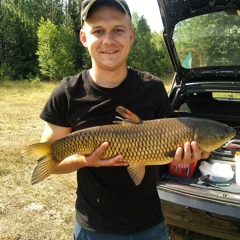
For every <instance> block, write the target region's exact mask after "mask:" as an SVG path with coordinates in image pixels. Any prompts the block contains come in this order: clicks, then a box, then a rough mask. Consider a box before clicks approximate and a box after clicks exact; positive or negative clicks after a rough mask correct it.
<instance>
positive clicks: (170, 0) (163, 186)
mask: <svg viewBox="0 0 240 240" xmlns="http://www.w3.org/2000/svg"><path fill="white" fill-rule="evenodd" d="M158 5H159V9H160V14H161V17H162V22H163V26H164V31H163V37H164V41H165V43H166V47H167V50H168V53H169V57H170V59H171V61H172V64H173V68H174V70H175V75H174V78H173V82H172V86H171V89H170V91H169V98H170V101H171V104H172V108H173V109H174V110H175V117H180V116H190V117H197V118H208V119H212V120H216V121H219V122H222V123H225V124H228V125H230V126H232V127H234V128H235V129H236V131H237V134H236V136H235V137H234V141H233V142H229V144H228V145H227V146H222V147H221V148H219V149H217V150H216V151H214V152H212V153H211V155H210V157H209V159H207V160H205V161H207V162H208V163H209V164H214V163H216V162H217V163H224V164H229V165H230V168H232V170H233V171H235V158H234V157H235V152H236V151H240V148H239V142H240V0H204V1H203V0H158ZM229 146H230V147H229ZM233 147H234V148H233ZM203 161H204V160H200V161H199V162H198V165H197V166H196V168H195V171H194V174H193V175H192V176H191V177H189V176H186V177H182V176H176V174H170V172H169V169H170V171H171V168H169V166H164V167H159V168H158V186H157V189H158V193H159V196H160V198H161V201H162V209H163V213H164V215H165V219H166V221H167V223H169V224H172V225H176V226H178V227H182V228H185V229H189V230H193V231H196V232H200V233H203V234H207V235H212V236H215V237H220V238H223V239H240V185H237V184H236V182H235V176H233V178H232V179H231V180H229V181H228V180H227V181H225V182H224V183H222V182H221V184H224V185H221V184H220V183H219V182H213V181H209V180H206V179H203V177H202V174H201V173H200V171H199V165H200V164H201V162H203ZM229 165H228V166H229ZM188 170H189V169H188ZM232 170H231V171H232ZM190 172H191V166H190ZM171 173H172V171H171Z"/></svg>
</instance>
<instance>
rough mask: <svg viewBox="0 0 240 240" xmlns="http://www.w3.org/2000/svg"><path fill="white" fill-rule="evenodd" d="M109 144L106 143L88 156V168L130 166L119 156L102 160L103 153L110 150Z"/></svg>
mask: <svg viewBox="0 0 240 240" xmlns="http://www.w3.org/2000/svg"><path fill="white" fill-rule="evenodd" d="M108 145H109V143H108V142H104V143H103V144H101V145H100V147H98V148H97V149H96V150H95V151H94V152H93V153H92V154H91V155H89V156H86V157H85V159H86V164H87V166H88V167H116V166H128V163H126V162H123V156H122V155H117V156H115V157H113V158H109V159H104V160H103V159H101V155H102V153H103V152H104V151H105V150H106V149H107V148H108Z"/></svg>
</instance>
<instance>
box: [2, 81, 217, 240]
mask: <svg viewBox="0 0 240 240" xmlns="http://www.w3.org/2000/svg"><path fill="white" fill-rule="evenodd" d="M55 85H56V83H40V82H36V83H30V82H24V81H21V82H10V81H9V82H0V93H1V94H0V116H1V117H0V146H1V148H0V186H1V198H0V226H1V227H0V240H6V239H8V240H20V239H21V240H22V239H24V240H56V239H58V240H68V239H73V238H72V233H73V228H74V221H75V208H74V206H75V199H76V195H75V192H76V180H75V178H76V176H75V173H71V174H67V175H51V176H50V177H49V178H47V179H46V180H45V181H43V182H42V183H40V184H37V185H34V186H32V185H31V184H30V179H31V174H32V171H33V169H34V167H35V166H36V162H32V161H29V160H26V159H22V158H21V157H20V155H19V152H20V150H21V149H22V148H23V147H24V146H26V145H29V144H32V143H35V142H39V139H40V137H41V134H42V130H43V121H42V120H40V119H39V114H40V112H41V109H42V108H43V106H44V104H45V102H46V100H47V98H48V97H49V95H50V93H51V91H52V89H53V88H54V87H55ZM169 232H170V235H171V240H188V239H195V240H198V239H199V240H200V239H201V240H202V239H206V240H207V239H208V240H210V239H211V240H213V239H216V238H209V237H207V236H203V235H200V234H196V233H192V232H189V231H186V230H182V229H179V228H176V227H169Z"/></svg>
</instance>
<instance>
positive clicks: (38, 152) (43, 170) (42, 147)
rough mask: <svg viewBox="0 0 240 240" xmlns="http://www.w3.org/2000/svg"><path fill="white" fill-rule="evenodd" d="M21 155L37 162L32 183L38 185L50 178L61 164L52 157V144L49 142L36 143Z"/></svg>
mask: <svg viewBox="0 0 240 240" xmlns="http://www.w3.org/2000/svg"><path fill="white" fill-rule="evenodd" d="M21 155H22V156H23V157H25V158H28V159H30V160H37V161H38V163H37V166H36V168H35V169H34V171H33V174H32V179H31V183H32V184H36V183H39V182H41V181H43V180H44V179H45V178H46V177H48V176H49V175H50V174H51V173H52V171H53V169H54V168H55V167H56V166H57V164H59V162H58V161H56V160H54V158H53V155H52V144H51V143H49V142H45V143H36V144H33V145H30V146H28V147H25V148H24V149H23V150H22V151H21Z"/></svg>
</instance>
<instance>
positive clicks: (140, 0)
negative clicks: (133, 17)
mask: <svg viewBox="0 0 240 240" xmlns="http://www.w3.org/2000/svg"><path fill="white" fill-rule="evenodd" d="M126 2H127V3H128V6H129V8H130V10H131V12H137V13H138V16H142V15H143V16H144V18H146V19H147V22H148V25H149V26H150V27H151V30H152V31H156V32H160V30H161V29H162V28H163V26H162V20H161V16H160V12H159V8H158V3H157V0H126Z"/></svg>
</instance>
